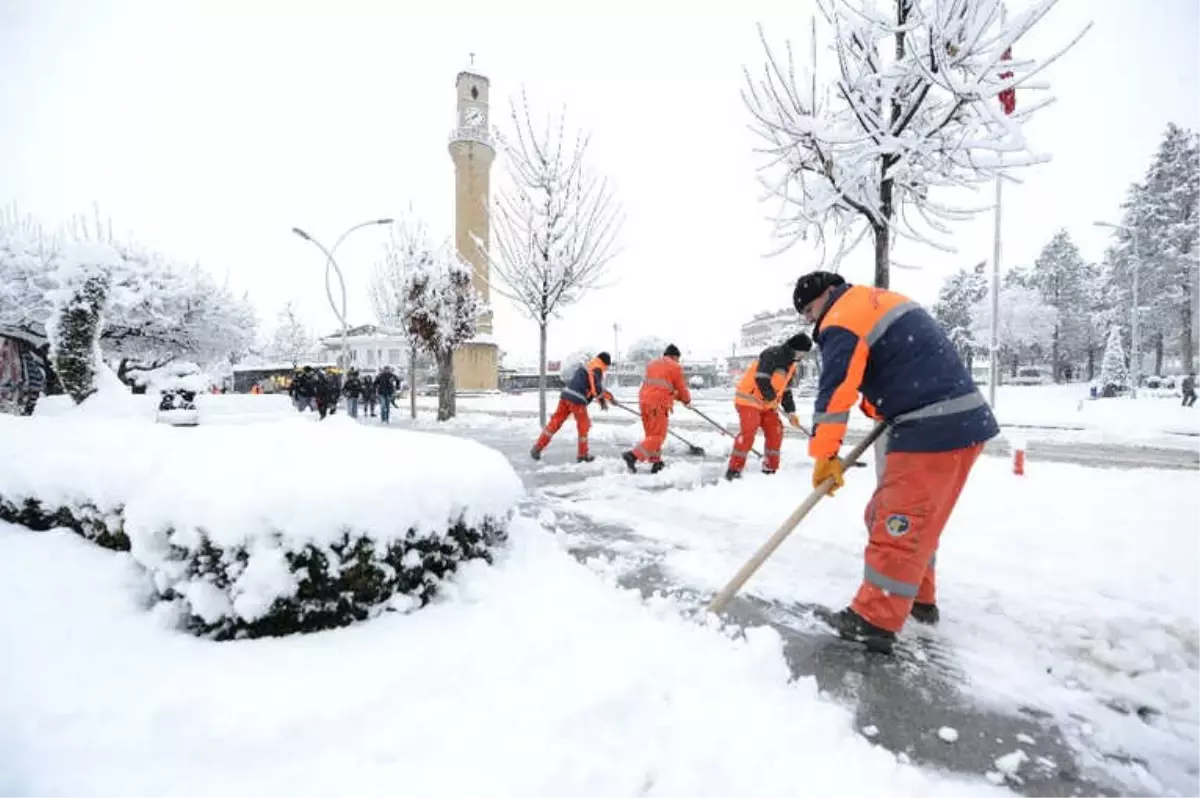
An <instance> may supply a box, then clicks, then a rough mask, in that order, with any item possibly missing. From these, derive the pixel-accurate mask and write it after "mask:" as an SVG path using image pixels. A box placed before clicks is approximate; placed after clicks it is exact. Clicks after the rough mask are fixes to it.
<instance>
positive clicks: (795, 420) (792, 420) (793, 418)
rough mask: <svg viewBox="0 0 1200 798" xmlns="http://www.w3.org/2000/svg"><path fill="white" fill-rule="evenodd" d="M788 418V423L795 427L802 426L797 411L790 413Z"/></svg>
mask: <svg viewBox="0 0 1200 798" xmlns="http://www.w3.org/2000/svg"><path fill="white" fill-rule="evenodd" d="M787 420H788V423H789V424H791V425H792V426H793V427H799V426H800V419H799V417H797V415H796V414H795V413H788V414H787Z"/></svg>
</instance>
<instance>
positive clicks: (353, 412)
mask: <svg viewBox="0 0 1200 798" xmlns="http://www.w3.org/2000/svg"><path fill="white" fill-rule="evenodd" d="M362 390H363V386H362V380H360V379H359V378H358V369H350V373H349V374H347V375H346V384H345V385H343V386H342V395H343V396H345V397H346V412H347V413H349V414H350V418H358V400H359V398H360V397H361V396H362Z"/></svg>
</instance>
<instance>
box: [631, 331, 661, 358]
mask: <svg viewBox="0 0 1200 798" xmlns="http://www.w3.org/2000/svg"><path fill="white" fill-rule="evenodd" d="M669 343H670V341H668V340H666V339H665V338H659V337H658V336H656V335H648V336H646V337H644V338H639V339H638V340H636V341H634V342H633V344H632V345H631V346H630V347H629V349H628V351H627V352H626V353H625V358H626V359H627V360H628V361H629V362H630V363H646V362H649V361H651V360H653V359H654V358H656V357H660V356H661V355H662V353H663V350H664V349H666V348H667V344H669Z"/></svg>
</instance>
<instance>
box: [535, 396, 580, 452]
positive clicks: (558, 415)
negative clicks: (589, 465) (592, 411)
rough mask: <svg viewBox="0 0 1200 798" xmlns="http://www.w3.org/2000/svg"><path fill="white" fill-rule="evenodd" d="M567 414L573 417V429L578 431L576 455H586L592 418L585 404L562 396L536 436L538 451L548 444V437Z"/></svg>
mask: <svg viewBox="0 0 1200 798" xmlns="http://www.w3.org/2000/svg"><path fill="white" fill-rule="evenodd" d="M569 416H574V417H575V430H576V431H577V432H578V433H579V443H578V451H577V456H579V457H587V455H588V430H590V429H591V428H592V419H591V417H590V416H588V410H587V405H577V404H575V403H574V402H568V401H567V400H566V399H562V398H560V399H559V400H558V407H557V408H555V410H554V415H552V416H551V417H550V420H549V421H548V422H546V427H545V429H543V430H542V434H541V435H539V436H538V439H537V444H535V445H536V446H537V448H538V450H539V451H540V450H542V449H545V448H546V447H547V446H549V445H550V439H551V438H553V437H554V433H556V432H558V431H559V430H560V429H561V428H562V425H563V424H564V423H565V422H566V420H567V418H568V417H569Z"/></svg>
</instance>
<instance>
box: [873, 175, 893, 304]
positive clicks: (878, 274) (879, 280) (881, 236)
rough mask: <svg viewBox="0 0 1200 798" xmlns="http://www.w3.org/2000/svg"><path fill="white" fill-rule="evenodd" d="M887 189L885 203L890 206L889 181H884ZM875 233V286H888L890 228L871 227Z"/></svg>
mask: <svg viewBox="0 0 1200 798" xmlns="http://www.w3.org/2000/svg"><path fill="white" fill-rule="evenodd" d="M884 186H886V188H887V189H888V191H887V194H888V200H887V205H888V206H889V207H890V206H891V193H892V192H891V188H892V183H891V181H890V180H889V181H887V182H886V183H884ZM873 230H874V233H875V287H876V288H888V287H889V286H890V284H891V283H890V279H889V277H890V275H889V273H888V239H889V237H890V236H889V234H890V232H891V231H890V230H889V228H888V227H886V226H884V227H873Z"/></svg>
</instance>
